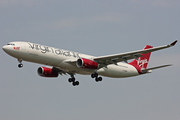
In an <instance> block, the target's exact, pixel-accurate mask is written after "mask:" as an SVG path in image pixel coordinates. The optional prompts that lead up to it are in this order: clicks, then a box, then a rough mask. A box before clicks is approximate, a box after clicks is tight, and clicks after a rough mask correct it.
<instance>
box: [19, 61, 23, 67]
mask: <svg viewBox="0 0 180 120" xmlns="http://www.w3.org/2000/svg"><path fill="white" fill-rule="evenodd" d="M18 61H19V63H20V64H18V67H19V68H22V67H23V64H22V59H18Z"/></svg>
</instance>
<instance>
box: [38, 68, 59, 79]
mask: <svg viewBox="0 0 180 120" xmlns="http://www.w3.org/2000/svg"><path fill="white" fill-rule="evenodd" d="M37 72H38V75H39V76H42V77H58V75H59V73H58V72H57V71H56V70H54V69H51V68H47V67H39V68H38V70H37Z"/></svg>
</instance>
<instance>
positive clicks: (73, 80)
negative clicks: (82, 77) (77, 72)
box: [68, 75, 79, 86]
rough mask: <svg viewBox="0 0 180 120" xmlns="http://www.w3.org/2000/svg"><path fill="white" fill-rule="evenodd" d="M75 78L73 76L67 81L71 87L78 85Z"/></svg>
mask: <svg viewBox="0 0 180 120" xmlns="http://www.w3.org/2000/svg"><path fill="white" fill-rule="evenodd" d="M75 80H76V79H75V77H74V75H71V78H69V79H68V81H69V82H70V83H71V82H72V85H73V86H78V85H79V81H75Z"/></svg>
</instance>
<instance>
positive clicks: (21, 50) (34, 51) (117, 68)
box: [3, 42, 139, 78]
mask: <svg viewBox="0 0 180 120" xmlns="http://www.w3.org/2000/svg"><path fill="white" fill-rule="evenodd" d="M9 44H10V45H5V46H4V47H3V50H4V51H5V52H6V53H7V54H9V55H11V56H13V57H15V58H17V59H19V60H20V59H21V60H24V61H29V62H34V63H39V64H44V65H49V66H54V67H57V68H59V69H61V70H63V71H66V72H70V73H77V74H83V75H87V74H92V73H94V72H95V71H96V72H97V73H98V74H99V75H102V76H106V77H113V78H120V77H131V76H136V75H139V73H138V71H137V70H136V68H135V67H133V66H132V65H130V64H126V63H122V62H119V63H117V64H116V65H115V64H110V65H107V66H106V67H103V68H100V69H97V70H92V69H83V68H79V67H77V66H76V64H71V63H70V62H69V61H77V59H79V58H87V59H91V60H93V58H94V56H90V55H85V54H81V53H77V52H71V51H68V50H63V49H57V48H53V47H48V46H44V45H40V44H35V43H30V42H10V43H9Z"/></svg>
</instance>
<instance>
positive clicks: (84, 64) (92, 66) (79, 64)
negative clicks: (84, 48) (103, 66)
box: [76, 58, 98, 69]
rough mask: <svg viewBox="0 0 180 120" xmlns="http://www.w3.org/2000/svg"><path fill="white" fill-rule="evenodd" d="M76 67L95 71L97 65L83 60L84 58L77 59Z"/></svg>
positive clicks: (91, 61)
mask: <svg viewBox="0 0 180 120" xmlns="http://www.w3.org/2000/svg"><path fill="white" fill-rule="evenodd" d="M76 65H77V67H79V68H85V69H97V68H98V64H97V63H96V62H95V61H93V60H89V59H85V58H80V59H78V60H77V62H76Z"/></svg>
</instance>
